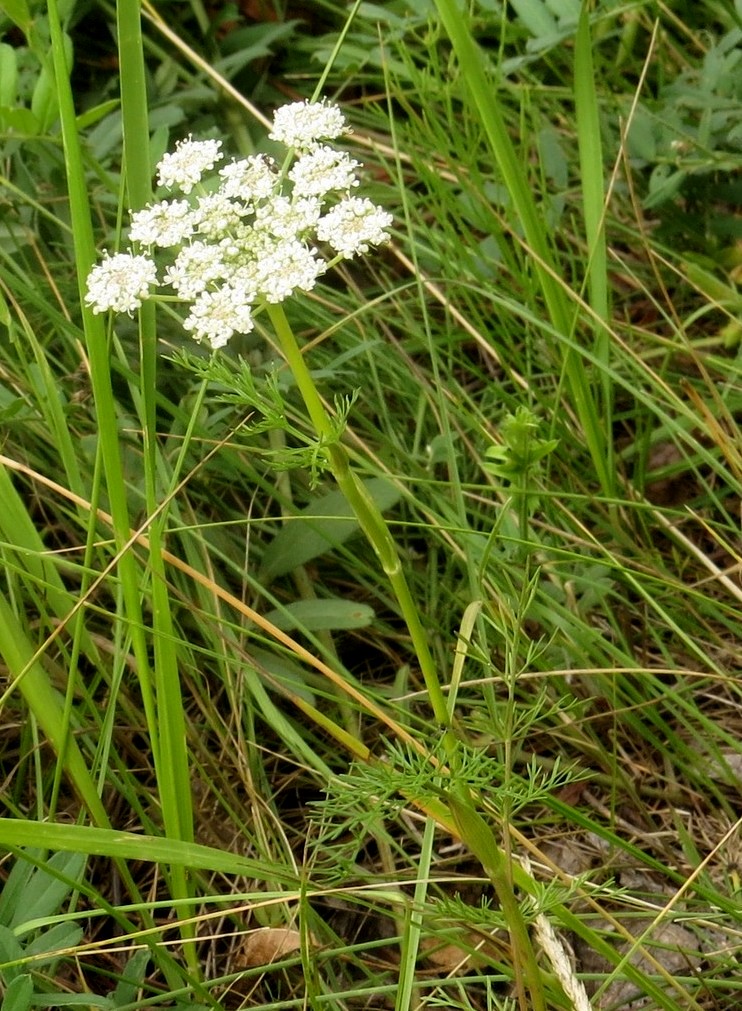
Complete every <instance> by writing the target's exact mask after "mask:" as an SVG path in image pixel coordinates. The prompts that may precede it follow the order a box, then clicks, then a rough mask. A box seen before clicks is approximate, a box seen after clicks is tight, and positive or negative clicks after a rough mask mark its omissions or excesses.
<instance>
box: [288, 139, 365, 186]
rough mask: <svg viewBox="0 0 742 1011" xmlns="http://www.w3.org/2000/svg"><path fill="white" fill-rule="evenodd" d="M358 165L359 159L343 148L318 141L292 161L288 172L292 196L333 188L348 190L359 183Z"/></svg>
mask: <svg viewBox="0 0 742 1011" xmlns="http://www.w3.org/2000/svg"><path fill="white" fill-rule="evenodd" d="M357 168H358V162H357V161H353V159H352V158H351V157H350V155H348V154H346V153H345V151H336V150H335V148H332V147H328V146H327V144H321V145H320V146H319V147H317V148H315V149H314V151H308V152H307V153H306V154H303V155H302V156H301V157H300V158H297V159H296V161H295V162H294V164H293V166H292V168H291V171H290V172H289V179H290V180H291V181H292V182H293V184H294V196H301V197H322V196H324V195H325V194H326V193H332V192H333V191H335V192H343V191H347V190H350V189H352V188H353V187H354V186H358V179H357V178H356V174H355V172H356V169H357Z"/></svg>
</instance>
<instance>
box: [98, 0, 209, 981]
mask: <svg viewBox="0 0 742 1011" xmlns="http://www.w3.org/2000/svg"><path fill="white" fill-rule="evenodd" d="M116 16H117V28H118V51H119V67H120V76H121V113H122V119H123V131H124V167H125V175H126V185H127V192H128V195H129V204H130V208H131V209H132V210H138V209H140V208H141V207H144V206H145V205H146V204H147V203H148V201H149V200H150V199H151V196H152V176H151V166H150V158H149V110H148V102H147V91H146V80H145V68H144V55H143V45H142V29H141V9H140V2H139V0H118V3H117V5H116ZM156 325H157V321H156V314H155V305H154V303H153V302H145V303H144V304H143V305H142V307H141V309H140V312H139V346H140V397H141V401H140V402H141V408H142V410H141V417H142V430H143V433H144V474H145V488H146V497H147V512H148V514H149V515H150V516H154V515H155V514H156V513H158V506H159V501H158V481H157V463H158V448H157V416H156V392H157V330H156ZM166 520H167V510H165V509H163V510H161V511H160V512H159V514H158V515H157V517H156V519H155V520H154V521H153V522H152V524H151V525H150V528H149V537H148V540H149V568H150V572H151V575H152V579H151V584H150V592H151V595H152V616H153V633H154V635H153V647H154V681H155V688H156V691H155V702H156V708H157V722H156V723H155V724H154V725H153V724H151V725H150V727H149V731H150V737H151V738H156V739H157V741H158V747H157V756H158V758H159V762H158V763H157V765H156V771H157V783H158V789H159V794H160V804H161V806H162V817H163V822H164V827H165V834H166V835H167V837H168V838H169V839H181V840H183V841H184V842H192V841H193V838H194V831H193V804H192V797H191V780H190V769H189V763H188V747H187V734H186V722H185V715H184V711H183V698H182V692H181V685H180V675H179V671H178V658H177V651H176V650H175V649H174V648H173V643H174V641H175V634H174V628H173V619H172V612H171V608H170V596H169V593H168V586H167V580H166V577H165V563H164V560H163V547H164V543H163V542H164V525H165V522H166ZM170 874H171V877H172V889H173V894H174V896H175V897H176V898H182V899H185V898H188V897H189V895H190V887H189V883H188V877H187V872H186V870H185V868H184V867H182V866H179V865H174V866H171V868H170ZM183 933H184V936H185V937H192V936H194V934H195V927H193V926H192V925H188V927H184V929H183ZM184 950H185V954H186V958H187V959H188V962H189V965H190V968H191V970H192V971H193V972H194V973H196V972H198V968H199V966H198V956H197V952H196V948H195V945H193V944H186V946H185V949H184Z"/></svg>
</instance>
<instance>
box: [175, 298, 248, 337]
mask: <svg viewBox="0 0 742 1011" xmlns="http://www.w3.org/2000/svg"><path fill="white" fill-rule="evenodd" d="M252 297H253V293H252V292H251V291H250V290H249V289H248V288H246V287H234V286H232V285H224V287H223V288H219V289H218V290H217V291H204V292H202V293H201V294H200V295H199V296H198V298H197V299H196V301H195V302H194V303H193V305H192V306H191V312H190V315H189V316H188V317H187V319H186V320H185V321H184V323H183V326H184V327H185V329H186V330H189V331H191V332H192V333H193V336H194V337H195V338H196V340H198V341H206V343H207V344H210V345H211V347H212V348H221V347H224V345H225V344H226V343H227V341H228V340H229V338H230V337H231V336H232V334H234V333H250V331H251V330H252V329H253V327H254V325H255V324H254V322H253V318H252V304H251V303H252Z"/></svg>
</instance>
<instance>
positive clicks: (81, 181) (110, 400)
mask: <svg viewBox="0 0 742 1011" xmlns="http://www.w3.org/2000/svg"><path fill="white" fill-rule="evenodd" d="M48 13H49V27H50V32H51V43H52V55H53V59H54V74H55V83H56V90H57V98H58V102H59V115H60V122H61V127H62V140H63V145H64V158H65V168H66V171H67V187H68V192H69V199H70V217H71V222H72V233H73V239H74V247H75V264H76V268H77V278H78V285H79V289H80V307H81V311H82V319H83V326H84V330H85V344H86V348H87V355H88V361H89V363H90V382H91V385H92V388H93V397H94V400H95V406H96V419H97V423H98V446H99V450H100V453H101V456H102V459H103V469H104V472H105V475H106V487H107V490H108V497H109V501H110V507H111V516H112V524H113V532H114V540H115V544H116V549H117V551H118V552H120V558H119V564H118V573H119V576H120V579H121V585H122V589H123V594H124V602H125V608H126V617H127V619H128V631H129V634H130V635H131V641H132V647H133V650H134V655H135V658H136V664H137V674H138V676H139V684H140V688H141V692H142V702H143V705H144V710H145V713H146V716H147V722H148V724H149V725H150V726H152V725H154V723H155V721H156V715H155V703H154V693H153V690H152V681H151V671H150V665H149V657H148V654H147V643H146V639H145V635H144V623H143V621H142V608H141V602H140V597H139V570H138V567H137V563H136V559H135V558H134V556H133V555H132V553H131V551H130V550H129V549H128V548H127V547H126V546H127V544H128V542H129V539H130V536H131V527H130V523H129V510H128V505H127V495H126V485H125V482H124V469H123V466H122V463H121V452H120V449H119V433H118V420H117V416H116V401H115V398H114V396H113V389H112V386H111V370H110V362H109V346H108V339H107V337H106V331H105V327H104V325H103V319H102V317H101V316H97V315H95V314H94V313H93V311H92V309H90V308H89V307H88V306H87V305H86V303H85V292H86V283H87V277H88V274H89V273H90V269H91V267H92V266H93V264H94V262H95V260H96V251H95V242H94V239H93V226H92V222H91V219H90V202H89V199H88V192H87V187H86V184H85V169H84V165H83V158H82V151H81V149H80V139H79V137H78V135H77V123H76V116H75V107H74V102H73V98H72V91H71V87H70V80H69V67H68V66H67V58H66V54H65V49H64V43H63V36H62V26H61V23H60V20H59V11H58V8H57V2H56V0H49V3H48ZM156 744H157V742H156V741H153V742H152V748H153V751H154V750H155V748H156Z"/></svg>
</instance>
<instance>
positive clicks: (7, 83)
mask: <svg viewBox="0 0 742 1011" xmlns="http://www.w3.org/2000/svg"><path fill="white" fill-rule="evenodd" d="M17 87H18V55H17V53H16V50H15V49H14V48H13V46H9V45H8V44H7V43H6V42H0V106H1V105H7V106H12V105H14V104H15V101H16V98H17Z"/></svg>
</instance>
